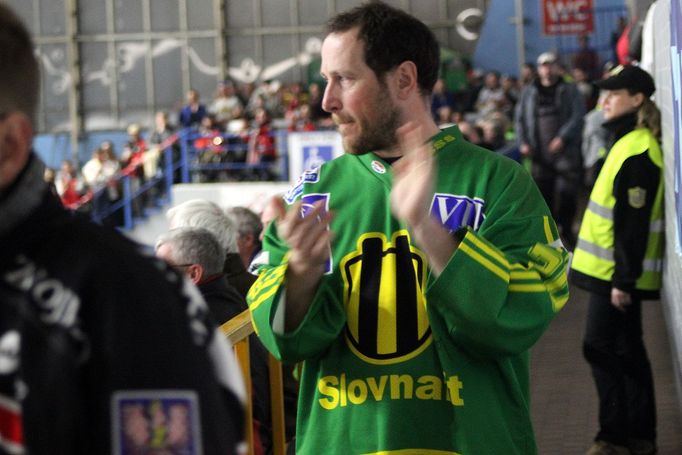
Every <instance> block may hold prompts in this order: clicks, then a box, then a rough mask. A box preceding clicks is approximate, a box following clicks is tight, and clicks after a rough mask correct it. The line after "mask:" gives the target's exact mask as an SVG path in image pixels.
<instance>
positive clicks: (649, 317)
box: [531, 288, 682, 455]
mask: <svg viewBox="0 0 682 455" xmlns="http://www.w3.org/2000/svg"><path fill="white" fill-rule="evenodd" d="M642 307H643V321H644V338H645V343H646V346H647V350H648V354H649V358H650V360H651V364H652V368H653V373H654V382H655V388H656V405H657V412H658V448H659V450H658V453H659V455H682V423H681V422H682V420H681V418H680V403H681V401H680V399H679V397H678V396H677V390H676V385H675V379H674V372H673V366H672V357H671V352H670V345H669V343H668V333H667V329H666V325H665V320H664V318H663V309H662V308H661V303H660V302H644V303H643V305H642ZM586 309H587V294H586V293H585V292H584V291H581V290H580V289H576V288H573V289H571V298H570V300H569V302H568V303H567V304H566V306H565V307H564V308H563V310H562V311H561V313H560V314H558V315H557V317H556V319H555V320H554V321H553V322H552V324H551V325H550V327H549V328H548V330H547V332H546V333H545V334H544V335H543V337H542V338H541V339H540V341H539V342H538V343H537V344H536V345H535V347H534V348H533V350H532V353H531V400H532V401H531V409H532V416H533V424H534V427H535V433H536V437H537V442H538V449H539V453H540V455H579V454H584V453H585V452H586V451H587V449H588V448H589V446H590V445H591V444H592V440H593V438H594V435H595V433H596V431H597V406H598V404H597V394H596V389H595V385H594V381H593V380H592V375H591V373H590V369H589V367H588V365H587V363H586V362H585V360H584V359H583V357H582V351H581V345H582V336H583V332H584V324H585V315H586Z"/></svg>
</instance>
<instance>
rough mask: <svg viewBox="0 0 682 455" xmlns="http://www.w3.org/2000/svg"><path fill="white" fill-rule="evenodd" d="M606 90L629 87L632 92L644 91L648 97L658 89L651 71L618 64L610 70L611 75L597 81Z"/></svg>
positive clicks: (596, 83)
mask: <svg viewBox="0 0 682 455" xmlns="http://www.w3.org/2000/svg"><path fill="white" fill-rule="evenodd" d="M595 85H596V86H597V87H599V88H602V89H605V90H618V89H628V90H629V91H630V92H632V93H643V94H644V95H645V96H646V97H647V98H648V97H650V96H651V94H652V93H654V91H655V90H656V86H655V85H654V80H653V78H652V77H651V75H650V74H649V73H647V72H646V71H644V70H643V69H642V68H640V67H638V66H632V65H618V66H616V67H615V68H613V69H612V70H611V71H609V77H608V78H606V79H602V80H601V81H597V82H595Z"/></svg>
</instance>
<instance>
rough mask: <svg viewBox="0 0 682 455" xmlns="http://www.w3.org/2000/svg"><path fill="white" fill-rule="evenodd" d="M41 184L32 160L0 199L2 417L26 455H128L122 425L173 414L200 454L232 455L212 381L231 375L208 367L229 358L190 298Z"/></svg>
mask: <svg viewBox="0 0 682 455" xmlns="http://www.w3.org/2000/svg"><path fill="white" fill-rule="evenodd" d="M42 173H43V166H42V164H41V163H40V162H39V160H38V159H37V158H36V157H32V158H31V160H30V162H29V165H28V166H27V168H26V169H25V170H24V171H23V173H22V174H21V175H20V176H19V178H18V180H17V182H16V183H15V184H14V185H13V186H12V187H11V188H9V189H8V190H7V191H6V192H5V193H4V194H3V195H2V197H1V198H0V252H1V253H0V340H3V341H2V343H3V350H6V349H10V350H11V352H12V358H14V359H15V362H14V363H12V362H10V363H9V364H7V362H5V363H6V364H5V365H4V367H3V368H2V369H0V397H1V398H2V400H0V408H2V411H6V410H7V409H5V407H7V408H8V409H11V410H12V418H13V419H16V422H15V423H20V424H21V426H22V427H23V431H20V433H23V434H20V435H19V436H17V435H15V437H17V438H19V437H20V439H21V441H18V443H19V444H23V449H24V451H25V452H26V453H34V454H43V453H49V454H94V453H98V454H104V453H131V452H133V451H134V450H133V449H139V446H136V447H134V444H133V441H132V439H131V438H128V437H125V435H126V434H127V433H126V429H127V428H126V425H135V424H133V423H132V420H134V419H135V418H136V419H137V420H136V424H137V428H140V427H141V428H147V429H148V428H151V426H147V425H148V424H149V423H150V422H149V420H150V419H151V417H150V414H149V413H148V412H151V410H152V409H154V410H155V411H156V412H157V413H158V412H162V413H164V414H165V416H166V418H167V419H168V418H169V417H170V415H171V414H174V413H173V411H174V410H179V411H181V412H187V415H188V416H189V417H190V419H189V420H186V421H185V422H187V423H186V424H185V425H184V426H183V425H180V426H183V428H178V429H179V430H187V431H189V432H190V435H192V436H191V437H192V438H194V439H192V441H193V442H191V444H196V443H197V442H196V441H199V440H201V441H202V445H203V448H202V451H203V453H204V454H224V453H235V445H236V443H237V442H238V441H239V440H241V439H242V431H243V409H242V407H241V405H240V404H239V402H238V400H237V398H236V395H235V394H234V393H233V390H234V389H233V388H231V387H230V381H229V380H228V379H227V378H226V377H223V378H217V377H216V375H215V374H214V372H215V371H217V370H220V371H222V372H223V373H225V376H230V375H236V372H235V371H234V370H232V371H230V370H229V369H228V368H229V367H228V366H227V365H226V364H225V357H222V356H214V355H213V353H216V352H219V351H220V350H221V349H222V352H225V349H227V346H226V345H223V346H224V347H223V348H220V347H219V346H218V344H219V343H221V341H220V340H219V339H217V338H216V336H217V332H216V331H215V329H214V327H213V325H212V324H211V323H210V321H209V317H208V307H207V306H206V304H205V303H204V301H203V300H202V299H201V297H200V296H199V294H198V292H196V291H194V292H192V291H193V288H191V287H190V286H185V284H184V282H183V280H182V279H181V277H180V276H179V275H178V274H177V273H175V272H174V271H173V270H172V269H171V268H169V267H168V266H166V265H165V264H163V263H162V262H161V261H158V260H156V259H154V258H152V257H146V256H144V255H143V254H142V253H141V252H140V251H141V249H140V248H139V247H138V246H137V245H135V244H133V243H132V242H131V241H129V240H127V239H126V238H124V237H123V236H122V235H120V234H119V233H118V232H116V231H115V230H109V229H105V228H101V227H99V226H96V225H94V224H92V223H91V222H89V221H88V220H85V219H79V218H76V217H75V216H73V215H72V214H71V213H69V212H67V211H66V210H65V209H64V208H63V207H62V206H61V204H60V203H59V201H57V200H56V199H55V198H54V197H53V196H52V195H51V194H50V193H49V192H48V191H47V187H46V185H45V184H44V182H43V181H42ZM5 352H7V351H5ZM235 377H237V376H235ZM180 408H182V409H180ZM175 415H177V414H175ZM133 416H134V417H133ZM191 423H195V424H196V425H191ZM5 428H6V427H4V426H3V428H0V436H2V437H3V438H6V436H7V435H6V434H4V433H3V430H4V429H5ZM128 429H129V428H128ZM115 430H118V431H115ZM195 436H196V438H195ZM198 437H200V438H201V439H197V438H198ZM15 442H17V441H15ZM161 442H162V443H163V444H166V443H167V440H162V441H161ZM187 444H190V442H188V443H187ZM191 444H190V445H191ZM190 449H191V450H190V451H192V452H195V451H196V450H198V448H196V449H194V448H190ZM141 450H143V451H144V447H142V449H141ZM0 453H4V452H3V449H2V446H0Z"/></svg>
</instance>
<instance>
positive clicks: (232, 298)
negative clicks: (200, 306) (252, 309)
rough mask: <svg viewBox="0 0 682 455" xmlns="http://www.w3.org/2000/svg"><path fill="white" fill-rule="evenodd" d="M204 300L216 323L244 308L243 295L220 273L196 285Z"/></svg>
mask: <svg viewBox="0 0 682 455" xmlns="http://www.w3.org/2000/svg"><path fill="white" fill-rule="evenodd" d="M197 287H198V288H199V292H201V295H202V296H203V297H204V300H206V303H207V304H208V308H209V309H210V310H211V315H212V316H213V319H215V322H216V323H217V324H218V325H222V324H224V323H225V322H227V321H229V320H230V319H232V318H233V317H235V316H237V315H238V314H239V313H241V312H242V311H244V310H246V308H247V307H246V301H245V300H244V297H243V296H242V295H240V294H239V292H237V290H236V289H235V288H234V286H232V285H231V284H230V283H228V282H227V278H225V275H223V274H220V275H216V276H214V277H211V278H209V279H208V280H206V281H204V282H203V283H201V284H199V285H197Z"/></svg>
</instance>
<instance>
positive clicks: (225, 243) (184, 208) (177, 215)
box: [166, 199, 239, 253]
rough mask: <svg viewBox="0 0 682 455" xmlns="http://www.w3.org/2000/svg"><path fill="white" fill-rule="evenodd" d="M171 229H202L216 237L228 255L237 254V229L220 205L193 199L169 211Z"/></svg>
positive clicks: (167, 213) (167, 216)
mask: <svg viewBox="0 0 682 455" xmlns="http://www.w3.org/2000/svg"><path fill="white" fill-rule="evenodd" d="M166 218H167V219H168V223H169V225H170V226H169V227H170V229H175V228H179V227H200V228H204V229H206V230H207V231H209V232H210V233H212V234H213V235H215V236H216V238H217V239H218V241H219V242H220V245H221V246H222V247H223V248H224V249H225V251H226V252H227V253H237V252H238V251H239V250H238V249H237V228H236V226H235V223H234V221H233V220H232V219H231V218H230V217H228V216H227V215H225V213H224V212H223V211H222V209H221V208H220V207H219V206H218V204H216V203H214V202H211V201H207V200H204V199H192V200H189V201H186V202H183V203H182V204H179V205H176V206H175V207H172V208H170V209H168V211H167V212H166Z"/></svg>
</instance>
